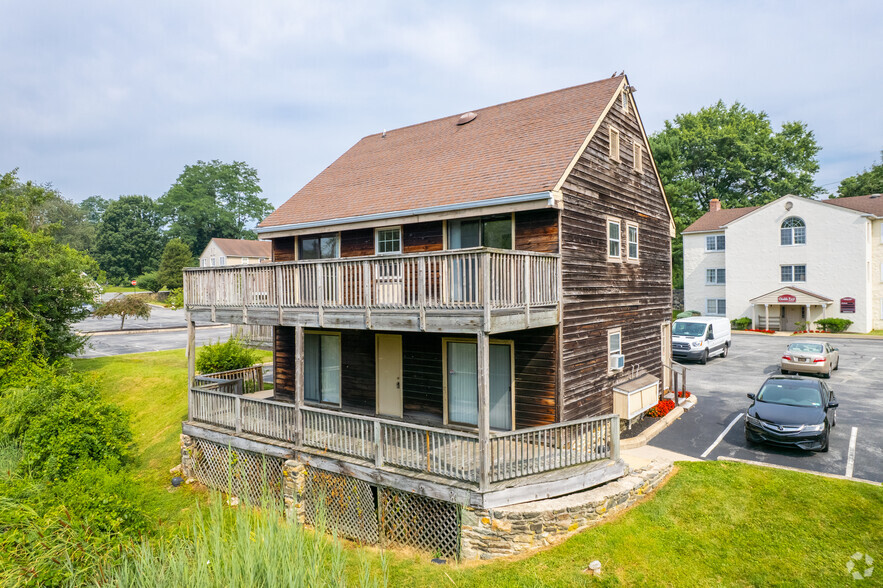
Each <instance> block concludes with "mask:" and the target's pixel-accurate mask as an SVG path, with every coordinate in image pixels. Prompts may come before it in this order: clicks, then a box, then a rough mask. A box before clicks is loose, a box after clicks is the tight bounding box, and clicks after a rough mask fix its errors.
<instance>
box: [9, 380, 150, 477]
mask: <svg viewBox="0 0 883 588" xmlns="http://www.w3.org/2000/svg"><path fill="white" fill-rule="evenodd" d="M0 441H5V442H7V443H8V442H12V443H16V444H18V445H19V446H20V448H21V450H22V453H23V456H22V460H21V463H20V464H19V467H20V468H21V469H23V470H25V471H29V472H31V473H32V474H33V475H34V476H37V477H40V476H42V477H45V478H47V479H51V480H59V481H61V480H64V479H66V478H68V477H69V476H70V475H71V474H73V473H74V472H75V471H76V470H77V469H78V468H82V467H88V466H90V465H92V464H104V465H106V466H108V467H110V468H112V469H117V468H119V467H120V466H121V465H123V464H126V463H128V462H130V461H131V460H132V458H133V443H132V432H131V430H130V429H129V422H128V417H127V416H126V415H125V414H124V413H123V411H122V410H120V408H119V407H117V406H115V405H113V404H110V403H107V402H104V401H103V400H101V398H100V393H99V390H98V387H97V386H96V384H95V382H94V380H92V379H89V378H87V377H85V376H83V375H80V374H59V373H58V371H57V370H51V369H47V370H45V371H44V372H43V373H41V374H40V375H39V377H37V378H35V379H34V380H33V381H31V382H29V383H28V384H27V385H24V386H22V387H19V388H16V389H11V390H8V391H6V393H5V394H4V397H3V401H2V403H0Z"/></svg>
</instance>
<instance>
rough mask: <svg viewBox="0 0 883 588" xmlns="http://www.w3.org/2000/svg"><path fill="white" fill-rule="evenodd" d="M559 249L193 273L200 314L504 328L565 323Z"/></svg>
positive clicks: (275, 321) (190, 293)
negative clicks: (561, 317) (550, 251)
mask: <svg viewBox="0 0 883 588" xmlns="http://www.w3.org/2000/svg"><path fill="white" fill-rule="evenodd" d="M560 271H561V268H560V258H559V256H558V255H556V254H543V253H534V252H530V251H508V250H498V249H486V248H477V249H466V250H458V251H444V252H438V253H424V254H409V255H383V256H370V257H351V258H341V259H330V260H314V261H295V262H280V263H269V264H260V265H249V266H235V267H213V268H193V269H187V270H185V272H184V302H185V306H186V308H187V311H188V312H189V313H190V316H191V320H194V321H212V322H224V323H233V324H237V323H239V324H256V325H287V326H295V325H300V326H305V327H312V328H339V329H376V330H384V331H429V332H455V333H472V332H480V331H483V332H486V333H502V332H506V331H514V330H520V329H527V328H533V327H542V326H549V325H556V324H558V322H559V317H560V312H559V296H560V294H559V276H560Z"/></svg>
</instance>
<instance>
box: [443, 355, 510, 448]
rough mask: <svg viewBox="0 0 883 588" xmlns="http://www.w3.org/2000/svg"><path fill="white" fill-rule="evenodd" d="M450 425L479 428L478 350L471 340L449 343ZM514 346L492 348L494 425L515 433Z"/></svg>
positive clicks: (491, 388)
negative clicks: (513, 391) (513, 419)
mask: <svg viewBox="0 0 883 588" xmlns="http://www.w3.org/2000/svg"><path fill="white" fill-rule="evenodd" d="M446 346H447V347H446V353H445V356H446V366H445V367H446V369H447V390H448V422H450V423H455V424H462V425H474V426H477V425H478V348H477V345H476V344H475V343H471V342H469V341H447V342H446ZM511 351H512V346H511V345H509V344H508V343H491V345H490V357H489V361H490V367H489V371H490V374H489V375H490V425H491V428H492V429H498V430H504V431H511V430H512V357H511Z"/></svg>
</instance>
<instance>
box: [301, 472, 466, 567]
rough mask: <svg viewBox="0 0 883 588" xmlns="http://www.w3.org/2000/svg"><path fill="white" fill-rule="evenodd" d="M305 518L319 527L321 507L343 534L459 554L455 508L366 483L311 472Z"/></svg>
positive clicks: (305, 496) (445, 554)
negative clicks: (317, 523)
mask: <svg viewBox="0 0 883 588" xmlns="http://www.w3.org/2000/svg"><path fill="white" fill-rule="evenodd" d="M303 502H304V516H305V520H306V521H307V522H308V523H310V524H313V525H315V524H316V522H317V518H318V513H319V507H320V504H321V505H322V507H323V512H324V516H325V525H326V528H327V529H328V530H329V531H332V530H334V531H336V532H337V534H338V535H340V536H342V537H347V538H349V539H354V540H356V541H361V542H363V543H372V544H373V543H379V544H381V545H384V546H407V547H413V548H416V549H420V550H422V551H427V552H429V553H432V554H434V555H435V554H437V555H441V556H442V557H451V558H456V557H458V556H459V552H460V507H459V506H458V505H456V504H452V503H449V502H443V501H441V500H434V499H432V498H426V497H424V496H419V495H417V494H411V493H409V492H400V491H397V490H392V489H390V488H385V487H383V486H372V485H371V484H368V483H366V482H363V481H361V480H357V479H355V478H351V477H349V476H344V475H341V474H335V473H330V472H325V471H323V470H319V469H316V468H313V467H310V466H307V468H306V479H305V484H304V491H303Z"/></svg>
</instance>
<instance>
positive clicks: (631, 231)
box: [625, 223, 638, 261]
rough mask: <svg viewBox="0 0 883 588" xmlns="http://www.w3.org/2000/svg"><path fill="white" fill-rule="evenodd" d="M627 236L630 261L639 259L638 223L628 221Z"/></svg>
mask: <svg viewBox="0 0 883 588" xmlns="http://www.w3.org/2000/svg"><path fill="white" fill-rule="evenodd" d="M625 228H626V237H627V238H628V246H629V249H628V258H629V261H638V225H636V224H632V223H626V227H625Z"/></svg>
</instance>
